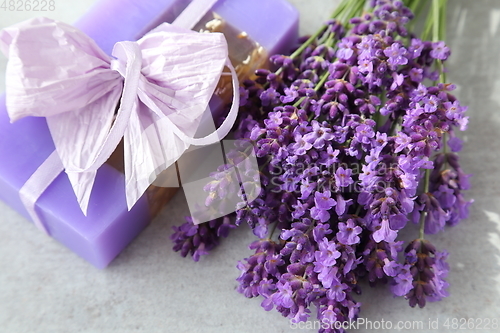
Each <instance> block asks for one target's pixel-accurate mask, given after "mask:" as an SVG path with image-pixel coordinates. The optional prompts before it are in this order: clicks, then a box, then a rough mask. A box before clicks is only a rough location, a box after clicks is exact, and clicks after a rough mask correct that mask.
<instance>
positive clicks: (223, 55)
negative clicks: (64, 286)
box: [0, 18, 239, 214]
mask: <svg viewBox="0 0 500 333" xmlns="http://www.w3.org/2000/svg"><path fill="white" fill-rule="evenodd" d="M0 49H1V51H2V52H3V53H4V54H5V55H7V57H8V58H9V62H8V65H7V78H6V86H7V89H6V104H7V110H8V113H9V116H10V119H11V121H15V120H17V119H20V118H23V117H26V116H39V117H46V119H47V124H48V126H49V130H50V132H51V135H52V138H53V140H54V144H55V147H56V151H57V154H58V155H59V157H60V160H61V162H62V165H63V167H64V169H65V170H66V173H67V174H68V176H69V179H70V181H71V184H72V186H73V189H74V191H75V194H76V197H77V200H78V202H79V204H80V207H81V208H82V211H83V212H84V214H85V213H86V211H87V207H88V201H89V198H90V193H91V190H92V186H93V183H94V179H95V176H96V172H97V169H98V168H99V167H100V166H101V165H102V164H103V163H104V162H105V161H106V160H107V159H108V158H109V157H110V155H111V153H112V152H113V151H114V150H115V148H116V147H117V145H118V144H119V142H120V141H121V140H122V139H123V140H124V147H125V148H124V149H125V154H124V158H125V180H126V194H127V195H126V197H127V205H128V207H129V209H130V208H131V207H132V206H133V205H134V204H135V202H136V201H137V200H138V199H139V198H140V197H141V195H142V194H143V193H144V191H145V190H146V189H147V188H148V186H149V185H150V184H151V183H152V182H153V181H154V177H152V175H158V174H159V173H160V172H161V171H162V170H164V169H166V168H167V167H168V166H170V165H171V164H173V163H174V162H175V161H176V160H177V159H178V158H179V157H180V156H181V155H182V153H183V152H184V151H185V150H186V149H187V148H189V145H190V144H194V145H207V144H212V143H215V142H217V141H219V140H221V139H222V138H223V137H224V136H226V135H227V133H228V132H229V130H230V128H231V127H232V125H233V124H234V122H235V120H236V116H237V110H238V100H239V94H238V79H237V76H236V73H235V71H234V68H233V67H232V65H231V63H230V61H229V59H228V51H227V44H226V41H225V38H224V36H223V35H222V34H220V33H210V34H208V33H196V32H193V31H191V30H186V29H183V28H180V27H176V26H173V25H170V24H167V23H164V24H162V25H160V26H158V27H157V28H156V29H154V30H152V31H151V32H149V33H148V34H146V35H145V36H144V37H142V38H141V39H140V40H138V41H137V42H131V41H123V42H118V43H116V44H115V46H114V49H113V52H112V55H113V56H114V57H115V58H111V57H109V56H108V55H106V54H105V53H104V52H103V51H102V50H101V49H100V48H99V47H98V46H97V45H96V44H95V42H94V41H93V40H92V39H91V38H89V37H88V36H87V35H85V34H84V33H82V32H81V31H79V30H77V29H76V28H74V27H72V26H70V25H67V24H65V23H62V22H58V21H53V20H50V19H47V18H35V19H31V20H28V21H25V22H23V23H20V24H18V25H15V26H12V27H9V28H6V29H4V30H2V31H0ZM225 66H227V67H228V68H229V69H230V70H231V74H232V76H233V86H234V87H233V88H234V89H233V91H234V93H233V106H232V108H231V110H230V112H229V114H228V116H227V118H226V120H225V121H224V123H223V124H222V125H221V127H219V128H218V129H217V130H216V131H214V132H213V133H211V134H210V135H208V136H206V137H204V138H194V135H195V133H196V130H197V129H198V125H199V124H200V120H201V118H202V116H203V113H204V112H205V110H206V109H207V107H208V102H209V100H210V98H211V96H212V94H213V93H214V90H215V87H216V85H217V83H218V81H219V78H220V76H221V75H222V70H223V69H224V67H225ZM117 105H119V107H118V109H117ZM36 182H37V183H38V182H39V181H38V180H36ZM49 184H50V182H49ZM37 186H38V187H40V185H39V184H37ZM44 186H48V184H44Z"/></svg>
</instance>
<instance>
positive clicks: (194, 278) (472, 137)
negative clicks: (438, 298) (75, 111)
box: [0, 0, 500, 333]
mask: <svg viewBox="0 0 500 333" xmlns="http://www.w3.org/2000/svg"><path fill="white" fill-rule="evenodd" d="M0 2H1V1H0ZM93 2H94V1H92V0H85V1H83V0H80V1H70V0H58V1H56V8H57V9H56V11H55V12H48V13H47V14H48V15H49V16H50V17H53V18H57V19H61V20H64V21H66V22H72V21H74V20H75V19H76V18H77V17H78V16H79V15H81V13H82V12H83V11H84V10H85V9H86V8H88V6H90V5H91V4H92V3H93ZM291 2H293V3H294V4H295V5H297V7H298V8H299V9H300V11H301V13H302V24H301V29H302V31H303V32H307V33H311V32H312V31H313V30H314V28H315V27H316V26H317V25H318V24H319V23H320V22H321V21H323V20H325V19H326V18H327V16H328V13H330V12H331V11H332V9H333V8H334V6H335V4H336V3H337V1H332V0H293V1H291ZM31 16H34V15H33V13H18V12H14V13H12V12H10V13H9V12H4V11H2V10H1V9H0V28H1V27H4V26H7V25H10V24H13V23H16V22H19V21H21V20H22V19H25V18H28V17H31ZM449 19H450V22H449V23H450V24H449V44H450V46H451V48H452V50H453V56H452V57H451V59H450V61H449V64H448V65H449V71H450V74H449V78H450V81H452V82H454V83H456V84H457V85H458V90H457V95H458V96H459V98H460V99H461V101H462V103H463V104H465V105H468V106H469V115H470V116H471V122H470V126H469V130H468V131H467V133H466V134H465V136H464V138H465V139H466V144H465V147H464V150H463V152H462V153H461V161H462V163H463V167H464V169H465V170H466V172H468V173H473V174H474V176H473V178H472V179H471V183H472V190H471V191H469V192H468V193H467V196H468V197H473V198H474V199H475V203H474V205H473V206H472V207H471V212H470V217H469V219H467V220H466V221H463V222H462V223H461V224H459V225H458V226H456V227H454V228H451V229H447V230H446V232H445V233H441V234H438V235H434V236H429V237H428V238H429V239H430V240H432V241H433V243H435V245H437V246H438V248H441V249H447V250H448V251H449V252H450V253H451V254H450V258H449V262H450V266H451V273H450V275H449V278H448V281H449V283H450V284H451V287H450V289H449V291H450V294H451V296H450V297H449V298H447V299H445V300H443V301H442V302H438V303H430V304H428V305H427V306H426V308H424V309H412V308H410V307H409V306H408V305H407V303H406V301H405V300H404V299H401V298H393V297H392V296H391V295H390V294H389V292H388V290H386V288H384V287H382V288H377V289H371V288H369V287H368V286H366V287H365V288H364V294H363V295H362V296H361V297H360V300H361V301H362V302H363V306H362V313H361V317H363V318H366V319H367V320H371V321H380V320H382V319H384V320H386V321H388V320H390V321H392V322H393V323H394V325H396V323H397V322H398V321H422V322H423V325H424V329H423V330H420V331H421V332H445V331H449V332H453V331H462V332H464V331H466V332H489V333H493V332H500V329H496V330H495V329H493V328H490V329H476V330H471V329H465V330H454V329H452V328H450V329H445V328H444V327H443V324H444V323H445V321H446V320H449V321H450V323H451V320H453V318H465V319H472V320H474V323H476V324H479V323H480V322H481V320H482V323H483V327H484V324H485V323H486V320H487V319H490V320H491V319H493V318H497V320H499V319H500V184H499V179H500V167H499V165H500V164H499V162H500V154H499V151H500V150H499V149H500V148H499V147H500V136H499V135H498V131H499V128H500V57H499V54H500V1H498V0H480V1H470V0H454V1H450V10H449ZM0 66H1V68H0V70H1V73H0V75H1V77H2V79H1V80H0V88H1V89H0V90H3V88H4V79H3V73H4V68H5V58H3V57H2V58H1V59H0ZM0 163H1V162H0ZM187 213H188V210H187V205H186V203H185V200H184V197H183V195H182V192H181V193H179V194H178V195H177V196H176V197H175V198H174V199H173V202H172V204H171V205H169V206H168V207H167V208H166V209H165V210H164V211H163V213H162V214H161V215H160V216H159V217H158V218H157V219H156V220H155V221H154V222H153V223H152V225H151V226H150V227H148V228H147V229H146V230H145V231H144V232H143V233H142V234H141V235H140V236H139V237H138V238H137V239H136V240H134V241H133V242H132V243H131V244H130V246H128V247H127V248H126V249H125V251H124V252H123V253H121V254H120V255H119V256H118V257H117V258H116V260H115V261H113V263H112V264H111V265H110V266H109V267H108V268H107V269H105V270H97V269H95V268H94V267H92V266H91V265H89V264H88V263H87V262H85V261H84V260H82V259H80V258H79V257H77V256H76V255H75V254H73V253H72V252H70V251H69V250H67V249H66V248H65V247H64V246H62V245H60V244H59V243H57V242H55V241H54V240H52V239H50V238H48V237H47V236H45V235H44V234H42V233H41V232H39V231H38V230H37V229H36V228H35V227H34V226H33V225H32V224H30V223H28V222H27V221H26V220H24V219H23V218H22V217H20V216H19V215H18V214H17V213H15V212H14V211H12V210H11V209H10V208H9V207H7V206H6V205H5V204H3V203H0V332H6V333H24V332H30V333H31V332H54V333H57V332H120V333H125V332H203V333H209V332H231V333H233V332H241V333H251V332H252V333H253V332H290V331H296V332H315V331H316V330H313V329H311V330H308V329H291V328H290V324H289V322H288V321H287V320H286V319H285V318H283V317H281V316H280V315H279V314H277V313H276V312H274V311H273V312H265V311H264V310H262V309H261V308H260V306H259V304H260V300H257V299H250V300H249V299H246V298H244V297H243V296H242V295H240V294H238V293H237V292H236V291H235V288H236V281H235V279H236V277H237V276H238V271H237V269H236V268H235V265H236V262H237V261H238V260H240V259H241V258H244V257H245V256H248V255H249V254H250V251H249V250H247V248H246V244H249V243H250V242H251V241H252V240H253V239H254V238H253V236H252V235H251V233H250V232H248V230H247V228H245V227H242V228H240V230H236V231H235V232H233V234H232V235H231V237H229V238H228V239H227V240H225V241H224V242H223V243H222V244H221V246H220V247H219V248H217V249H216V250H215V251H214V252H213V253H212V254H211V255H210V256H207V257H205V258H203V259H202V260H201V261H200V262H199V263H194V262H192V261H191V260H189V259H184V258H181V257H180V256H179V255H178V254H177V253H174V252H172V251H171V247H172V243H171V241H170V240H169V236H170V234H171V226H172V225H175V224H179V223H180V222H181V221H182V220H183V216H184V215H185V214H187ZM415 234H416V230H407V231H405V232H404V235H403V237H404V236H406V239H411V238H412V237H413V235H415ZM429 320H432V321H435V320H439V326H440V329H439V330H437V329H436V330H433V329H430V328H429V327H428V322H429ZM355 331H357V332H370V331H372V330H369V329H366V328H361V329H359V330H355ZM380 331H382V332H384V331H386V330H380ZM394 331H396V330H394ZM403 331H404V330H403ZM407 331H408V332H411V331H412V330H407ZM413 331H418V330H413Z"/></svg>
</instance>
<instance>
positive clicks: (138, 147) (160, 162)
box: [124, 102, 189, 210]
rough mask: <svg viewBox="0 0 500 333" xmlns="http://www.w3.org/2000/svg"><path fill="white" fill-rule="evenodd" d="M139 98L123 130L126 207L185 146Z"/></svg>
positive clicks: (178, 155) (172, 161)
mask: <svg viewBox="0 0 500 333" xmlns="http://www.w3.org/2000/svg"><path fill="white" fill-rule="evenodd" d="M154 118H156V116H155V115H154V114H153V113H152V112H151V110H150V109H149V108H148V107H147V106H146V105H145V104H144V103H142V102H139V105H138V110H137V112H133V113H132V115H131V117H130V121H129V124H128V126H127V130H126V131H125V137H124V141H125V145H124V159H125V182H126V185H125V186H126V194H127V206H128V209H129V210H130V209H131V208H132V207H133V206H134V204H135V203H136V202H137V200H138V199H139V198H140V197H141V196H142V195H143V194H144V192H145V191H146V189H147V188H148V187H149V186H150V185H151V184H152V183H153V182H154V181H155V179H156V178H157V176H158V175H159V174H160V173H161V172H163V171H164V170H165V169H167V168H168V167H169V166H171V165H172V164H174V163H175V161H176V160H177V159H178V158H179V157H180V156H181V155H182V154H183V153H184V151H185V150H186V149H187V148H189V144H186V143H185V142H182V141H181V140H180V139H179V138H178V137H177V136H175V134H174V133H173V132H172V131H171V129H170V127H169V124H168V123H166V122H165V121H164V120H165V119H167V118H166V117H165V118H162V119H160V120H156V121H153V119H154Z"/></svg>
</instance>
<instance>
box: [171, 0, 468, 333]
mask: <svg viewBox="0 0 500 333" xmlns="http://www.w3.org/2000/svg"><path fill="white" fill-rule="evenodd" d="M432 1H433V6H431V8H432V10H431V13H430V17H432V18H433V19H431V20H429V21H428V24H427V26H426V28H425V29H424V36H425V35H426V34H427V35H428V34H429V32H430V31H432V32H433V41H432V42H431V41H427V40H425V39H419V38H417V37H415V35H414V34H412V33H411V31H409V30H408V24H409V23H410V22H411V20H412V19H413V13H412V11H411V10H410V9H409V8H408V7H407V6H405V3H404V2H402V1H398V0H372V1H370V5H371V7H370V8H368V9H366V10H365V11H363V10H364V4H365V1H362V0H345V1H343V2H342V3H341V5H340V6H339V8H338V10H337V11H336V13H335V16H334V19H332V20H330V21H329V22H327V24H326V25H325V26H324V27H322V28H321V29H320V30H319V31H318V33H316V34H315V35H313V36H312V37H311V38H309V39H307V40H306V41H305V42H304V44H303V45H302V46H301V47H299V48H298V49H297V50H296V51H295V52H294V53H292V55H291V56H285V55H276V56H273V57H271V59H270V61H271V63H272V64H273V65H274V66H275V68H276V70H274V71H270V70H264V69H262V70H258V71H257V72H256V79H255V80H254V81H247V82H245V83H244V85H243V87H242V89H241V91H242V96H243V99H242V101H241V105H242V107H241V110H240V120H239V123H238V128H237V129H236V132H235V137H236V138H240V139H245V140H248V141H250V142H252V143H253V144H254V145H255V153H256V156H257V157H258V158H259V160H260V162H261V169H260V171H259V173H258V174H257V175H256V177H260V180H261V183H262V184H263V188H262V191H261V193H260V194H259V196H258V199H256V200H255V201H253V202H251V203H250V204H248V205H242V206H241V207H239V209H238V210H237V212H236V219H235V222H234V225H235V226H236V225H241V224H242V222H245V223H246V224H248V225H249V226H250V227H251V228H252V230H253V232H254V234H255V235H256V236H257V237H258V238H259V240H257V241H255V242H253V243H252V244H251V246H250V248H251V249H252V250H255V253H254V254H253V255H252V256H250V257H249V258H246V259H245V260H243V261H242V262H240V263H239V264H238V268H239V270H240V271H241V276H240V277H239V278H238V281H239V282H240V286H239V288H238V290H239V291H240V292H242V293H243V294H244V295H245V296H247V297H258V296H261V297H263V302H262V306H263V307H264V309H266V310H271V309H273V308H274V309H276V310H277V311H279V312H280V313H281V314H282V315H283V316H285V317H287V318H289V319H290V320H292V321H293V322H300V321H305V320H307V319H308V318H309V317H310V316H311V313H312V311H311V307H313V306H315V307H316V309H317V317H318V319H319V320H321V322H322V323H324V322H325V321H327V322H329V323H331V325H330V326H329V327H328V328H325V327H323V328H322V329H321V330H320V332H341V331H342V330H339V329H337V328H338V327H339V325H334V324H335V323H336V322H344V321H349V320H353V319H355V318H356V317H357V316H358V313H359V308H360V304H359V303H358V302H356V300H355V296H356V294H358V293H359V292H360V286H359V284H358V281H359V280H360V279H362V278H364V277H366V278H367V279H368V281H369V283H370V284H371V285H373V286H374V285H376V284H378V282H388V283H389V285H390V286H391V288H390V289H391V291H392V292H393V294H394V295H396V296H404V297H406V298H407V299H408V300H409V303H410V305H411V306H415V305H417V304H418V305H419V306H421V307H422V306H424V305H425V303H426V302H427V301H435V300H440V299H441V298H443V297H445V296H447V292H446V290H445V289H446V287H447V286H448V285H447V283H446V282H445V280H444V278H445V277H446V275H447V274H448V266H447V264H446V263H445V259H446V257H447V253H446V252H439V251H437V250H436V249H435V248H434V246H433V245H432V244H431V243H430V242H429V241H428V240H424V234H433V233H437V232H441V231H443V230H444V228H445V226H446V225H450V226H452V225H456V224H457V223H458V221H459V220H460V219H463V218H466V217H467V214H468V206H469V205H470V204H471V202H472V201H467V200H466V199H464V196H463V194H462V190H466V189H468V187H469V184H468V175H466V174H465V173H464V172H463V170H462V169H461V168H460V165H459V163H458V157H457V155H456V152H458V151H459V150H460V148H461V145H462V144H461V141H460V139H459V138H458V137H457V136H456V133H455V132H456V130H457V129H458V130H465V129H466V127H467V122H468V117H466V116H465V111H466V108H465V107H463V106H461V105H460V103H459V101H458V100H457V99H456V98H455V97H454V96H453V95H452V93H451V92H452V91H453V90H454V88H455V87H454V85H452V84H449V83H446V77H445V75H444V73H445V70H444V62H445V61H446V59H447V58H448V57H449V55H450V50H449V48H448V47H447V46H446V45H445V44H444V42H442V41H440V38H442V37H444V33H443V31H444V15H443V14H442V12H443V10H444V8H445V6H446V0H432ZM406 3H407V4H408V5H409V6H410V7H411V8H412V9H416V10H417V11H420V8H422V6H423V5H425V2H424V1H415V0H407V1H406ZM353 16H355V17H354V18H352V17H353ZM408 221H412V222H414V223H420V226H421V233H420V235H419V237H418V238H417V239H416V240H414V241H412V242H411V243H410V244H409V245H408V246H407V247H406V250H404V257H405V260H404V262H399V260H398V254H399V253H401V252H403V249H404V248H405V247H404V246H403V244H404V240H400V239H399V230H401V229H402V228H404V227H405V226H406V225H407V222H408ZM213 223H214V222H212V224H213ZM230 225H232V226H233V224H230ZM184 228H185V229H186V230H188V229H189V227H188V226H186V227H184ZM189 230H191V229H189ZM188 234H193V235H195V234H196V233H194V232H193V231H190V232H187V234H182V233H178V234H177V235H176V236H175V237H174V239H175V240H176V244H177V245H176V249H177V250H180V249H184V247H186V248H187V249H188V250H184V252H183V254H184V255H185V254H187V253H188V252H189V251H193V250H192V249H195V248H196V246H195V245H194V241H192V240H190V239H191V238H189V237H193V235H191V236H186V235H188ZM206 234H207V233H205V235H206ZM213 234H214V233H213V232H212V233H211V235H213ZM278 234H279V235H278ZM187 239H189V240H187ZM190 242H191V243H190ZM215 243H216V241H215V240H214V239H212V240H207V241H206V244H215ZM179 244H188V245H182V246H181V245H179ZM204 244H205V243H204ZM205 249H206V247H205ZM202 250H203V249H202ZM192 253H196V250H194V252H192ZM197 258H198V257H196V258H195V259H197Z"/></svg>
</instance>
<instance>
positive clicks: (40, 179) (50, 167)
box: [19, 150, 64, 235]
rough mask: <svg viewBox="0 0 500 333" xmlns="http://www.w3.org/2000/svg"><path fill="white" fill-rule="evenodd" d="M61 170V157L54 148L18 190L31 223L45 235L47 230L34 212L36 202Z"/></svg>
mask: <svg viewBox="0 0 500 333" xmlns="http://www.w3.org/2000/svg"><path fill="white" fill-rule="evenodd" d="M63 170H64V166H63V164H62V162H61V159H60V158H59V155H58V154H57V151H55V150H54V151H53V152H52V154H50V156H49V157H48V158H47V159H46V160H45V161H44V162H43V163H42V165H40V166H39V167H38V169H36V171H35V172H34V173H33V174H32V175H31V177H30V178H29V179H28V180H27V181H26V183H25V184H24V185H23V187H22V188H21V189H20V190H19V196H20V198H21V202H22V203H23V205H24V207H25V208H26V210H27V211H28V214H29V215H30V217H31V219H32V220H33V223H34V224H35V225H36V226H37V227H38V228H39V229H40V230H42V231H43V232H45V233H46V234H47V235H48V234H49V231H48V229H47V227H46V226H45V224H44V223H43V222H42V220H41V219H40V216H38V214H37V212H36V202H37V200H38V199H39V198H40V196H41V195H42V193H43V192H45V190H46V189H47V188H48V187H49V186H50V184H52V182H53V181H54V180H55V179H56V178H57V176H59V174H60V173H61V172H62V171H63Z"/></svg>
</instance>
